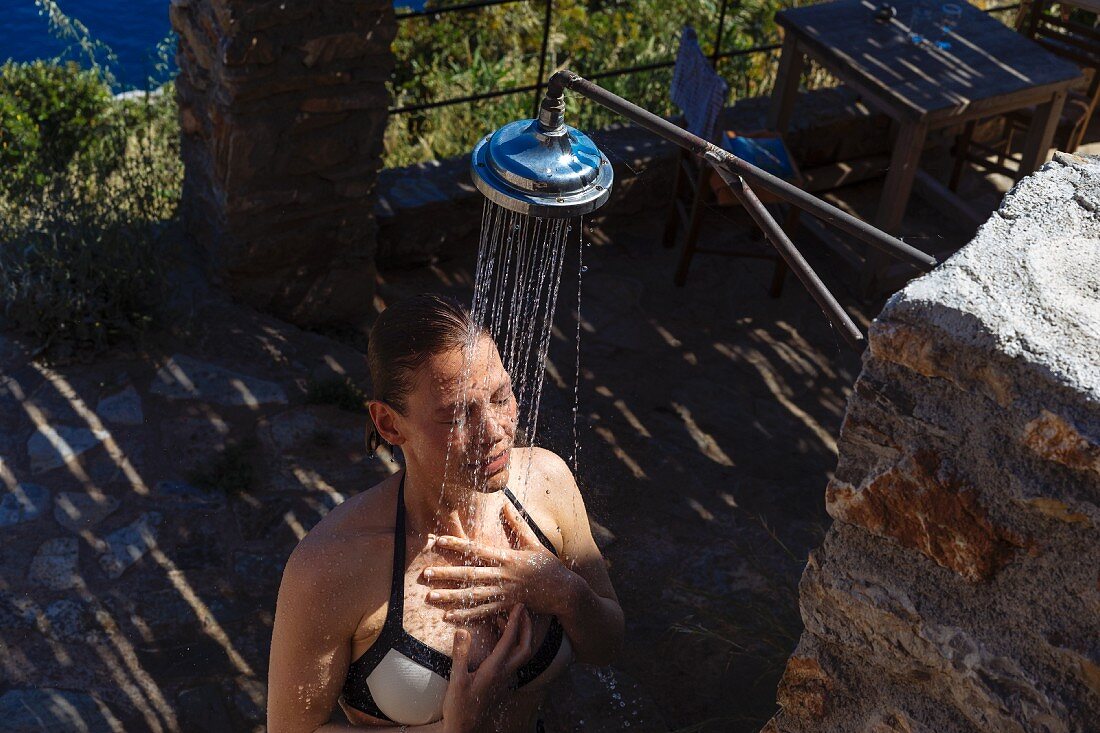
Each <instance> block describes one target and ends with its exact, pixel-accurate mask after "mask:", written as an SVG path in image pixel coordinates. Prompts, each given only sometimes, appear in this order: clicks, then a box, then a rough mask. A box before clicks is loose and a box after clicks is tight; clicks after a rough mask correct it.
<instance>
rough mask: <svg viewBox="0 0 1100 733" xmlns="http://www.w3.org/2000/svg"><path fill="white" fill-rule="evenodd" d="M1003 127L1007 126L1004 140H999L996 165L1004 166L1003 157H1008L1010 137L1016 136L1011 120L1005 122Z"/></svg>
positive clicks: (1010, 149) (1010, 147)
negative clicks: (999, 149)
mask: <svg viewBox="0 0 1100 733" xmlns="http://www.w3.org/2000/svg"><path fill="white" fill-rule="evenodd" d="M1005 127H1007V128H1008V131H1007V134H1006V135H1005V138H1004V140H1002V141H1001V152H1000V154H999V155H998V156H997V165H999V166H1004V164H1005V159H1006V158H1008V154H1009V153H1010V152H1012V139H1013V138H1014V137H1015V136H1016V126H1015V125H1013V124H1012V123H1011V122H1005Z"/></svg>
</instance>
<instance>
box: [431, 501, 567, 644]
mask: <svg viewBox="0 0 1100 733" xmlns="http://www.w3.org/2000/svg"><path fill="white" fill-rule="evenodd" d="M501 522H502V523H503V524H504V528H505V531H507V533H508V535H509V537H511V538H512V541H513V543H514V544H515V545H516V546H517V549H500V548H496V547H488V546H486V545H482V544H479V543H477V542H474V541H472V540H469V539H465V538H461V537H453V536H451V535H444V536H442V537H439V538H438V539H437V540H436V541H435V547H437V548H439V549H442V550H447V551H450V552H455V553H460V554H461V555H463V559H464V560H466V561H467V563H468V564H465V565H458V566H445V567H435V568H428V569H427V570H425V571H424V579H425V580H426V581H427V582H428V583H429V584H443V585H446V586H448V587H445V588H439V587H433V589H432V590H431V591H430V592H429V593H428V603H429V604H431V605H434V606H442V607H444V608H450V610H449V611H447V613H445V614H444V616H443V618H444V620H446V621H449V622H451V623H469V622H472V621H478V620H481V619H484V618H487V617H490V616H494V615H498V614H502V613H504V612H506V611H507V610H508V609H509V608H511V607H512V606H514V605H515V604H517V603H523V604H524V606H526V607H527V608H528V609H529V610H530V611H531V612H533V613H540V614H546V615H560V614H559V613H558V612H559V611H560V610H561V606H562V604H563V603H567V602H568V600H567V599H568V597H569V594H568V593H567V592H563V591H564V590H565V589H568V588H570V587H571V582H572V581H573V579H574V578H575V577H576V576H575V575H574V573H572V572H571V571H570V570H569V569H568V568H566V567H565V566H564V565H563V564H562V563H561V561H560V560H559V559H558V558H557V557H556V556H555V555H554V554H552V553H551V552H549V551H547V549H546V548H545V547H544V546H543V544H542V543H541V542H539V539H538V537H537V536H536V535H535V533H534V532H533V531H532V530H531V527H530V526H528V524H527V522H525V521H524V520H523V517H521V516H520V514H519V512H518V511H517V510H516V508H515V507H514V506H512V504H511V503H510V502H505V503H504V506H503V507H502V509H501ZM456 584H457V585H458V587H457V588H456V587H454V586H455V585H456Z"/></svg>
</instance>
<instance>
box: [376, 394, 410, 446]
mask: <svg viewBox="0 0 1100 733" xmlns="http://www.w3.org/2000/svg"><path fill="white" fill-rule="evenodd" d="M367 410H369V411H370V419H371V422H373V423H374V429H375V430H377V431H378V434H379V435H381V436H382V440H384V441H386V442H387V443H389V444H390V445H401V444H402V443H404V442H405V436H404V435H402V433H401V430H400V428H399V427H398V426H397V418H398V417H400V414H399V413H398V412H397V410H395V409H393V408H392V407H390V406H389V405H387V404H386V403H385V402H382V401H381V400H371V402H370V403H369V404H368V405H367Z"/></svg>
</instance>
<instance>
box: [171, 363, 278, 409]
mask: <svg viewBox="0 0 1100 733" xmlns="http://www.w3.org/2000/svg"><path fill="white" fill-rule="evenodd" d="M149 391H150V392H152V393H153V394H155V395H160V396H161V397H164V398H165V399H169V400H202V401H203V402H212V403H214V404H217V405H226V406H230V407H259V406H261V405H271V404H277V405H285V404H286V402H287V399H286V392H285V391H284V390H283V388H282V387H280V386H279V385H278V384H276V383H274V382H268V381H266V380H263V379H257V378H256V377H250V376H247V375H244V374H240V373H238V372H234V371H230V370H228V369H223V368H222V367H219V366H216V365H214V364H209V363H207V362H204V361H199V360H198V359H193V358H191V357H189V356H185V355H183V354H176V355H175V356H173V357H171V358H170V359H169V360H168V362H167V363H166V364H165V365H164V366H163V367H161V368H160V370H159V371H158V372H157V375H156V377H155V378H154V379H153V385H152V387H151V388H150V390H149Z"/></svg>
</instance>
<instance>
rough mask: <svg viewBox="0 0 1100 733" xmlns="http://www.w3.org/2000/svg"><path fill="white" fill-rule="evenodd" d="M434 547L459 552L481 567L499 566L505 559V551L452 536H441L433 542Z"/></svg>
mask: <svg viewBox="0 0 1100 733" xmlns="http://www.w3.org/2000/svg"><path fill="white" fill-rule="evenodd" d="M435 546H436V548H438V549H441V550H450V551H451V552H461V553H462V554H463V555H466V556H467V557H470V558H472V559H474V560H476V561H477V562H479V563H480V564H482V565H500V564H502V563H503V562H505V560H506V559H507V555H506V554H505V553H506V551H503V550H498V549H496V548H495V547H486V546H485V545H481V544H478V543H477V542H472V541H470V540H465V539H462V538H461V537H454V536H452V535H443V536H442V537H440V538H439V539H437V540H436V541H435Z"/></svg>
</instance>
